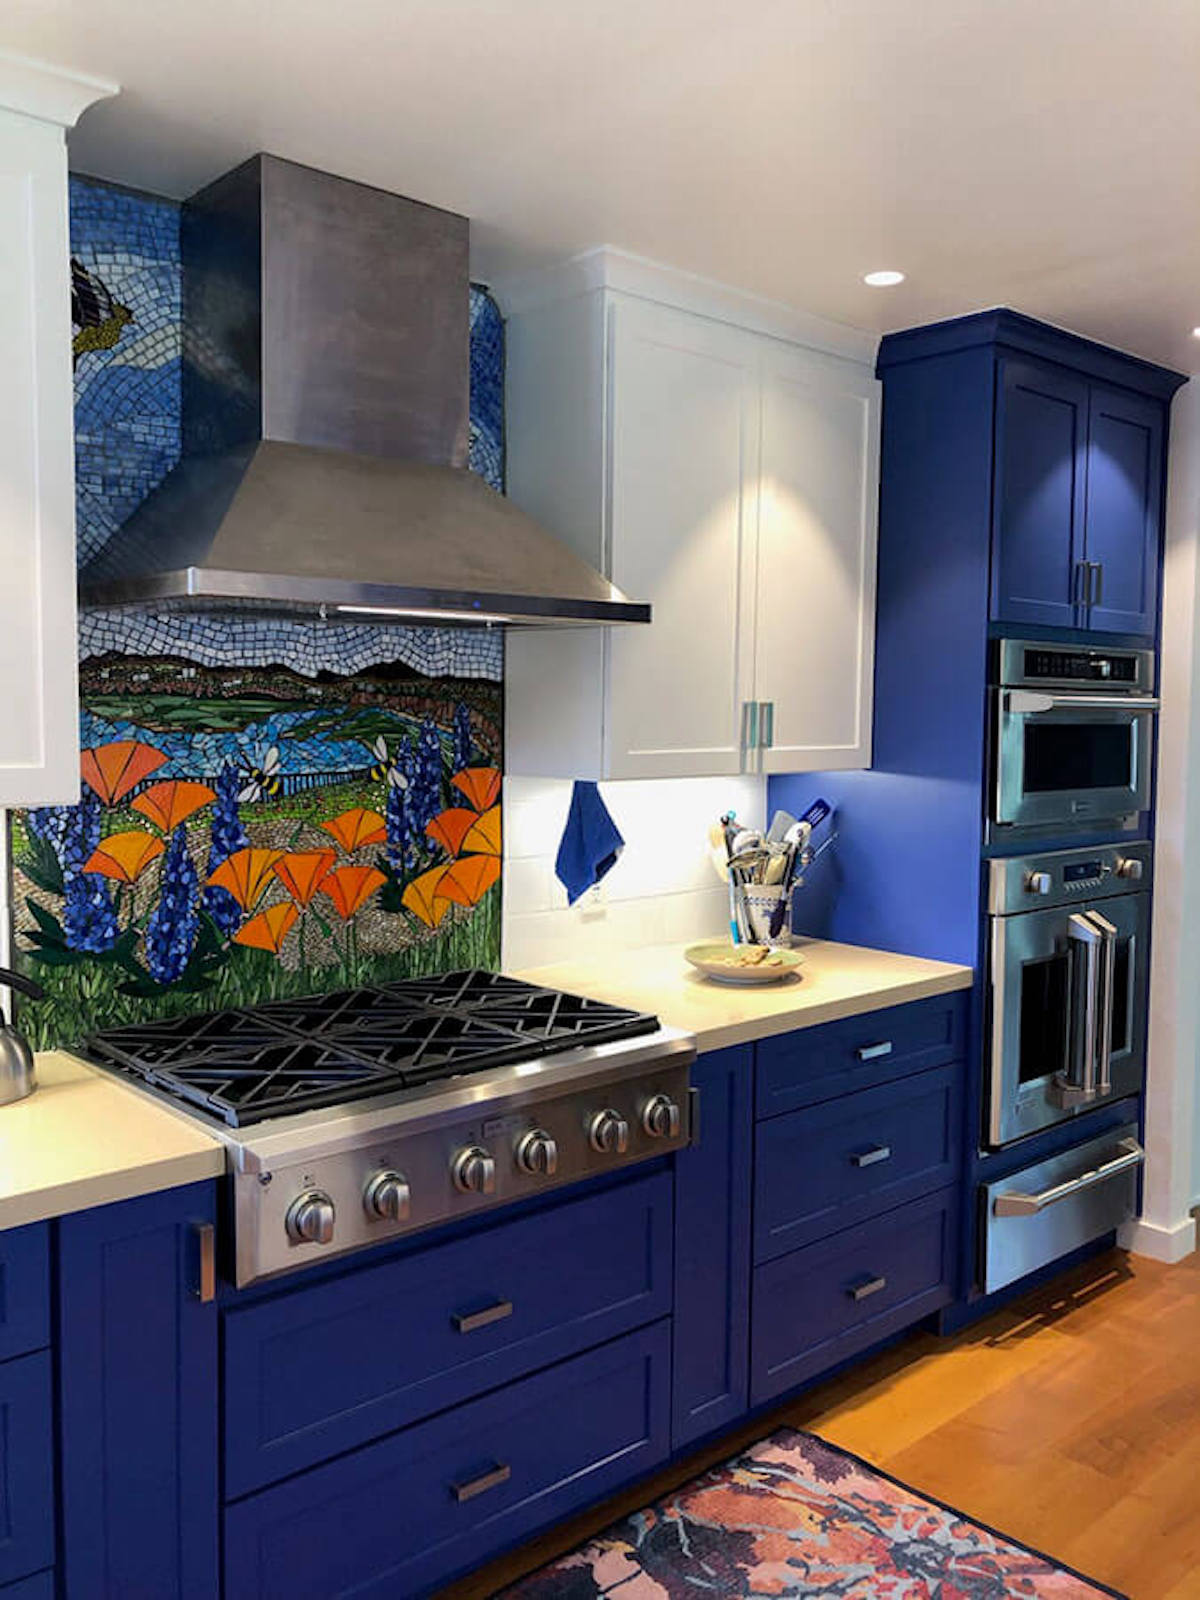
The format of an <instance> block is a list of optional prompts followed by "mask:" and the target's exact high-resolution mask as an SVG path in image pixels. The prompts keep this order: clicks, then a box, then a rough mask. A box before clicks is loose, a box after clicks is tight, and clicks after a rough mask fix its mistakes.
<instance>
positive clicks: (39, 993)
mask: <svg viewBox="0 0 1200 1600" xmlns="http://www.w3.org/2000/svg"><path fill="white" fill-rule="evenodd" d="M0 987H3V988H6V989H18V990H19V991H20V992H21V993H22V994H23V995H25V996H26V997H27V999H30V1000H44V999H45V998H46V991H45V990H44V989H43V988H42V986H41V984H40V983H35V982H34V980H33V979H32V978H27V977H26V976H25V974H24V973H23V972H14V971H13V970H12V968H11V967H0Z"/></svg>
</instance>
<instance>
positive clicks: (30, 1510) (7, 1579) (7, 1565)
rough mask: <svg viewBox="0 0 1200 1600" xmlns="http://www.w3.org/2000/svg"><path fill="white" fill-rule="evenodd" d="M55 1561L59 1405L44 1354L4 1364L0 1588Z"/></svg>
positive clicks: (0, 1381) (0, 1371) (0, 1374)
mask: <svg viewBox="0 0 1200 1600" xmlns="http://www.w3.org/2000/svg"><path fill="white" fill-rule="evenodd" d="M53 1560H54V1401H53V1396H52V1394H51V1388H50V1354H49V1352H48V1351H42V1352H41V1353H40V1354H38V1355H34V1356H22V1357H20V1359H19V1360H16V1361H5V1362H4V1363H2V1364H0V1584H6V1583H11V1582H12V1581H13V1580H14V1579H16V1578H23V1577H25V1576H26V1574H27V1573H31V1572H36V1571H37V1570H38V1568H39V1567H47V1566H49V1565H50V1563H51V1562H52V1561H53ZM5 1593H7V1590H6V1591H5Z"/></svg>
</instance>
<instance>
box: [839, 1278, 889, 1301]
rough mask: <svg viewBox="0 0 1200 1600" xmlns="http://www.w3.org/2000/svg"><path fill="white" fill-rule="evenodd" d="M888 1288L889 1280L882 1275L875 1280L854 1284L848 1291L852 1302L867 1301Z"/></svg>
mask: <svg viewBox="0 0 1200 1600" xmlns="http://www.w3.org/2000/svg"><path fill="white" fill-rule="evenodd" d="M886 1288H887V1279H886V1278H885V1277H884V1276H883V1274H882V1273H881V1274H880V1275H879V1276H878V1277H875V1278H864V1279H863V1280H862V1282H861V1283H856V1284H854V1285H853V1286H852V1287H851V1288H849V1289H847V1290H846V1293H847V1294H848V1295H849V1296H850V1298H851V1300H867V1299H869V1298H870V1296H871V1295H873V1294H878V1293H879V1291H880V1290H881V1289H886Z"/></svg>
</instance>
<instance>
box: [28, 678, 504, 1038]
mask: <svg viewBox="0 0 1200 1600" xmlns="http://www.w3.org/2000/svg"><path fill="white" fill-rule="evenodd" d="M81 696H82V704H83V713H82V719H83V730H82V731H83V755H82V761H81V773H82V782H83V789H82V793H83V799H82V802H81V804H80V805H78V806H50V807H43V808H42V809H40V810H36V811H28V812H24V813H18V814H17V815H16V816H15V818H14V821H13V832H12V858H13V910H14V920H15V928H16V933H17V940H16V944H17V950H18V964H19V966H20V967H21V969H22V970H23V971H25V972H27V973H28V974H29V975H30V976H31V977H34V978H36V979H37V980H38V981H39V982H40V983H41V984H42V985H43V986H44V988H45V989H46V991H47V998H46V999H45V1000H43V1001H42V1002H41V1003H39V1004H38V1005H31V1006H28V1007H26V1008H25V1009H24V1010H23V1012H22V1021H23V1026H24V1027H25V1028H26V1029H27V1030H28V1031H29V1032H30V1034H31V1035H32V1037H33V1040H34V1042H35V1043H36V1044H37V1045H38V1046H44V1045H47V1044H50V1043H57V1042H62V1041H67V1040H74V1039H79V1038H82V1037H83V1036H85V1035H86V1034H87V1033H89V1032H91V1031H93V1030H94V1029H96V1028H101V1027H106V1026H109V1025H112V1024H115V1023H120V1022H126V1021H131V1020H135V1019H140V1018H145V1017H161V1016H170V1015H175V1014H178V1013H180V1012H184V1011H192V1010H199V1009H204V1010H208V1009H212V1008H217V1007H223V1006H233V1005H248V1004H252V1003H255V1002H258V1001H262V1000H266V999H274V998H278V997H283V996H286V995H296V994H311V993H313V992H314V991H316V990H318V989H328V988H335V987H339V986H343V985H352V984H357V983H363V982H372V981H378V980H382V979H387V978H397V977H408V976H418V975H421V974H423V973H427V972H436V971H440V970H445V969H447V968H451V967H465V966H493V965H495V964H496V960H495V957H496V952H497V950H498V946H499V934H500V889H499V879H500V844H501V840H500V805H499V795H500V734H501V692H500V688H499V686H498V685H496V684H493V683H490V682H486V681H481V680H478V679H461V680H456V679H453V678H448V677H441V678H427V677H424V676H422V675H420V674H418V673H415V672H414V671H413V670H412V669H411V668H408V667H404V666H394V667H391V668H376V669H374V670H372V671H369V672H363V673H359V674H357V675H356V676H354V677H343V678H338V677H334V676H333V675H330V674H326V675H323V676H322V677H321V678H320V679H317V680H313V679H311V678H306V677H303V676H301V675H300V674H297V673H294V672H292V671H290V670H288V669H286V668H275V667H272V668H252V669H240V668H213V667H203V666H196V665H194V664H191V663H188V662H186V661H182V660H178V659H176V660H172V659H163V658H154V659H141V658H138V657H136V656H116V655H114V656H108V657H103V658H100V659H98V660H89V661H88V662H87V663H86V664H85V665H84V666H83V668H82V682H81Z"/></svg>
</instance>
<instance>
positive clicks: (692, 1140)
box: [688, 1084, 700, 1150]
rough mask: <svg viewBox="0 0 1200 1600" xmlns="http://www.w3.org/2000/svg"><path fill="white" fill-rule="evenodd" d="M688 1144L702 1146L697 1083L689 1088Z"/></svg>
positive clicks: (691, 1146)
mask: <svg viewBox="0 0 1200 1600" xmlns="http://www.w3.org/2000/svg"><path fill="white" fill-rule="evenodd" d="M688 1146H689V1148H690V1149H692V1150H698V1149H699V1148H700V1091H699V1089H697V1087H696V1085H695V1084H692V1085H691V1087H690V1088H689V1089H688Z"/></svg>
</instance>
